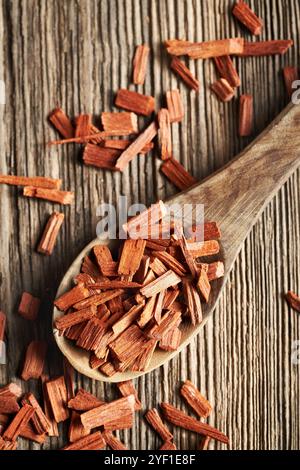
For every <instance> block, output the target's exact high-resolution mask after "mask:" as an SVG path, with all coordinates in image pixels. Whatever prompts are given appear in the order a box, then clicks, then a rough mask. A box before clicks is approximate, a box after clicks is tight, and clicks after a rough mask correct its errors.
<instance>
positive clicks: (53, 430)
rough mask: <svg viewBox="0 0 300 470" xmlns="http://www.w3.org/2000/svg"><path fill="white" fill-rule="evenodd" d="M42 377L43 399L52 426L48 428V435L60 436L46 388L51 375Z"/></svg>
mask: <svg viewBox="0 0 300 470" xmlns="http://www.w3.org/2000/svg"><path fill="white" fill-rule="evenodd" d="M41 379H42V390H43V400H44V411H45V415H46V416H47V418H48V421H49V423H50V428H49V429H48V436H54V437H58V436H59V433H58V427H57V422H56V421H55V419H54V415H53V412H52V408H51V404H50V401H49V397H48V393H47V389H46V382H49V377H48V376H47V375H42V377H41Z"/></svg>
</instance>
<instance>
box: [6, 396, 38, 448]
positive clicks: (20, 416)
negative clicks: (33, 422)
mask: <svg viewBox="0 0 300 470" xmlns="http://www.w3.org/2000/svg"><path fill="white" fill-rule="evenodd" d="M34 412H35V411H34V408H33V407H32V406H30V405H27V404H26V405H24V406H22V408H20V410H19V411H18V413H17V414H16V415H15V417H14V418H13V420H12V421H11V423H10V424H9V425H8V427H7V428H6V430H5V431H4V433H3V435H2V437H3V439H4V440H8V441H15V440H16V439H17V438H18V436H19V435H20V433H21V430H22V427H23V426H25V425H26V424H27V423H28V422H29V420H30V419H31V418H32V416H33V415H34Z"/></svg>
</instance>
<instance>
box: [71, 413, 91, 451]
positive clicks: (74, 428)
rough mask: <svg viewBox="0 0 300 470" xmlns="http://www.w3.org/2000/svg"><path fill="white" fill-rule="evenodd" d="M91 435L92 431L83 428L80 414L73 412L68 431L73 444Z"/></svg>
mask: <svg viewBox="0 0 300 470" xmlns="http://www.w3.org/2000/svg"><path fill="white" fill-rule="evenodd" d="M90 433H91V431H90V429H87V428H85V427H84V426H82V423H81V419H80V414H79V413H77V412H76V411H72V412H71V421H70V426H69V430H68V438H69V441H70V442H71V443H74V442H76V441H79V440H80V439H82V438H83V437H86V436H89V435H90Z"/></svg>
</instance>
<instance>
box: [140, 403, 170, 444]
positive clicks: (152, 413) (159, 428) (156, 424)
mask: <svg viewBox="0 0 300 470" xmlns="http://www.w3.org/2000/svg"><path fill="white" fill-rule="evenodd" d="M145 418H146V420H147V421H148V423H149V424H150V426H152V428H153V429H154V431H156V432H157V434H159V435H160V437H161V438H162V440H163V441H172V439H173V434H172V433H171V432H170V431H169V429H168V428H167V426H166V425H165V424H164V423H163V421H162V419H161V417H160V415H159V413H158V411H157V409H156V408H152V409H151V410H148V411H147V413H146V414H145Z"/></svg>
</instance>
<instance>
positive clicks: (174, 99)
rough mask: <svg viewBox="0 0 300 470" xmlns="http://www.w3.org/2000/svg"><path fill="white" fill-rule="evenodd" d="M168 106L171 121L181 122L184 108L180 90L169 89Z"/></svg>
mask: <svg viewBox="0 0 300 470" xmlns="http://www.w3.org/2000/svg"><path fill="white" fill-rule="evenodd" d="M167 106H168V110H169V115H170V122H172V123H173V122H181V121H182V120H183V118H184V108H183V102H182V98H181V94H180V91H179V90H177V89H175V90H170V91H167Z"/></svg>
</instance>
